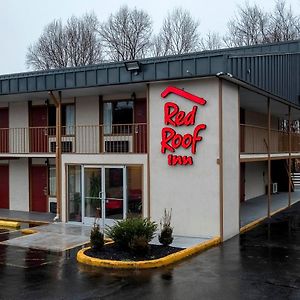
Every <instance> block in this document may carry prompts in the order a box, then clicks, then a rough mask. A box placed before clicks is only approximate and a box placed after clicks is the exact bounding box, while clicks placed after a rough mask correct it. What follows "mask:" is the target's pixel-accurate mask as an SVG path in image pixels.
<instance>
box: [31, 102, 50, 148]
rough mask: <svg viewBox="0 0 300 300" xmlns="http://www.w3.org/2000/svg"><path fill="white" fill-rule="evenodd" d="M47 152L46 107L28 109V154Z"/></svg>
mask: <svg viewBox="0 0 300 300" xmlns="http://www.w3.org/2000/svg"><path fill="white" fill-rule="evenodd" d="M47 151H48V132H47V106H31V108H30V152H47Z"/></svg>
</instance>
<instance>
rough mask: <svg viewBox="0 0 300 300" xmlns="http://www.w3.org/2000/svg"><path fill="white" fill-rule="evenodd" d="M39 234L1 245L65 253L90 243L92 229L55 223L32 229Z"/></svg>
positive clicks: (10, 240)
mask: <svg viewBox="0 0 300 300" xmlns="http://www.w3.org/2000/svg"><path fill="white" fill-rule="evenodd" d="M31 229H34V230H36V231H37V233H33V234H29V235H25V236H21V237H17V238H13V239H9V240H6V241H3V242H2V243H0V244H3V245H10V246H16V247H22V248H32V249H39V250H46V251H50V252H63V251H66V250H70V249H73V248H75V247H79V246H82V245H85V244H87V243H89V241H90V230H91V227H88V226H80V225H71V224H64V223H55V224H49V225H43V226H37V227H32V228H31Z"/></svg>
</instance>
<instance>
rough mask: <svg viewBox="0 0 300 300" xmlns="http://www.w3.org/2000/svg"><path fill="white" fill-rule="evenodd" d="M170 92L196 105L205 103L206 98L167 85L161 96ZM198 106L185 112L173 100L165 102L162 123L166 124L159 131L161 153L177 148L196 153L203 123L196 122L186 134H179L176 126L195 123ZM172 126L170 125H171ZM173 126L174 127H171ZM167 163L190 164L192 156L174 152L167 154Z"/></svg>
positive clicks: (204, 127) (203, 127) (163, 96)
mask: <svg viewBox="0 0 300 300" xmlns="http://www.w3.org/2000/svg"><path fill="white" fill-rule="evenodd" d="M170 94H176V95H178V96H180V97H182V98H184V99H186V100H190V101H192V102H195V103H197V104H198V105H205V104H206V100H204V99H203V98H200V97H198V96H195V95H193V94H190V93H188V92H186V91H184V90H181V89H178V88H176V87H173V86H169V87H167V88H166V89H165V90H164V91H163V92H162V93H161V96H162V98H166V97H167V96H168V95H170ZM197 110H198V106H197V105H195V106H193V108H192V110H191V111H189V112H185V111H182V110H180V108H179V106H178V105H177V104H176V103H174V102H167V103H165V106H164V123H165V125H167V126H166V127H164V128H163V129H162V131H161V153H163V154H166V152H167V151H168V152H171V153H175V152H176V150H177V149H178V148H184V149H186V150H189V151H190V153H191V154H196V151H197V144H198V142H200V141H201V140H202V136H200V135H199V134H200V131H201V130H205V129H206V125H205V124H198V125H196V126H194V129H193V132H191V133H186V134H179V133H177V132H176V130H175V129H176V128H178V127H182V126H186V127H188V126H192V125H195V120H196V115H197ZM171 126H172V127H171ZM173 127H175V129H174V128H173ZM168 164H169V165H170V166H176V165H192V164H193V157H192V156H190V155H189V156H186V155H184V156H182V155H175V154H168Z"/></svg>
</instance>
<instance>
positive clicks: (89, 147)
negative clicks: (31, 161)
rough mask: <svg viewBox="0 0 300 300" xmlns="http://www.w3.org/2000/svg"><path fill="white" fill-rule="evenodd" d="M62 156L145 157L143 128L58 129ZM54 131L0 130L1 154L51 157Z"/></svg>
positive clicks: (34, 129)
mask: <svg viewBox="0 0 300 300" xmlns="http://www.w3.org/2000/svg"><path fill="white" fill-rule="evenodd" d="M61 151H62V153H76V154H99V153H136V154H141V153H147V124H146V123H134V124H117V125H115V124H111V125H86V126H62V127H61ZM55 152H56V127H51V126H45V127H27V128H1V129H0V155H1V154H6V155H7V154H14V155H15V154H23V155H24V154H55Z"/></svg>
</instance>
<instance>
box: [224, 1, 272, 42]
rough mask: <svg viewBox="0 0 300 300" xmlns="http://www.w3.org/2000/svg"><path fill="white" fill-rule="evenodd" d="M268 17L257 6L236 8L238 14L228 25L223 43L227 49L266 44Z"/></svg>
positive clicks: (247, 5) (246, 5)
mask: <svg viewBox="0 0 300 300" xmlns="http://www.w3.org/2000/svg"><path fill="white" fill-rule="evenodd" d="M268 23H269V16H268V14H267V13H265V12H264V11H263V10H262V9H261V8H260V7H259V6H258V5H256V4H254V5H253V6H250V5H249V4H248V3H245V4H244V6H238V12H237V14H236V15H235V17H234V18H233V20H231V21H229V23H228V35H226V36H225V38H224V43H225V44H226V45H227V46H228V47H236V46H245V45H254V44H260V43H266V42H268V41H269V38H268V27H269V24H268Z"/></svg>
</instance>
